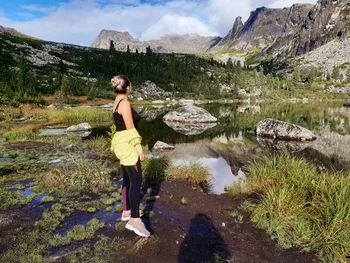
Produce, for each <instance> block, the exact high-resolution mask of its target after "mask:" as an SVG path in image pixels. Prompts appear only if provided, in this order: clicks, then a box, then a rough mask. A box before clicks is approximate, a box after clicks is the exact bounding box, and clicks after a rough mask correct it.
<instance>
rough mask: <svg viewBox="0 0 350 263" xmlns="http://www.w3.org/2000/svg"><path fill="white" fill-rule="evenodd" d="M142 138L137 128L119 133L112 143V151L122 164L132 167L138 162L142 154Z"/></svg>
mask: <svg viewBox="0 0 350 263" xmlns="http://www.w3.org/2000/svg"><path fill="white" fill-rule="evenodd" d="M141 140H142V138H141V136H140V134H139V133H138V131H137V130H136V128H133V129H129V130H123V131H117V132H116V133H115V134H114V136H113V138H112V142H111V151H112V152H114V153H115V155H116V156H117V158H118V159H119V160H120V164H122V165H126V166H130V165H135V164H136V163H137V161H138V158H139V154H140V153H142V146H141Z"/></svg>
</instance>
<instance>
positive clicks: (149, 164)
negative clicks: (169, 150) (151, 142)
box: [142, 155, 170, 184]
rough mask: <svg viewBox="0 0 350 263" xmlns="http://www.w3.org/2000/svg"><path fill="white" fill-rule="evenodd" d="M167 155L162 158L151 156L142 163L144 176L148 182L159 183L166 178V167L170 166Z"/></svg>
mask: <svg viewBox="0 0 350 263" xmlns="http://www.w3.org/2000/svg"><path fill="white" fill-rule="evenodd" d="M169 162H170V159H169V157H168V156H167V155H164V156H162V157H161V158H154V157H152V158H149V159H146V160H145V161H144V162H143V163H142V171H143V176H144V178H145V181H146V183H147V184H158V183H161V182H162V181H164V179H165V169H166V168H167V167H168V166H169Z"/></svg>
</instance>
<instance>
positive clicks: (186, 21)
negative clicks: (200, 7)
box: [141, 15, 217, 40]
mask: <svg viewBox="0 0 350 263" xmlns="http://www.w3.org/2000/svg"><path fill="white" fill-rule="evenodd" d="M190 33H197V34H199V35H202V36H215V35H217V33H216V32H214V31H212V30H211V29H210V28H209V27H208V26H207V25H205V24H204V23H202V22H201V21H199V20H198V19H196V18H193V17H184V16H176V15H164V16H163V17H161V19H160V20H159V21H156V23H154V24H153V25H152V26H151V27H149V28H148V29H147V30H146V31H145V32H144V33H143V34H142V36H141V39H143V40H151V39H157V38H159V36H163V35H166V34H190Z"/></svg>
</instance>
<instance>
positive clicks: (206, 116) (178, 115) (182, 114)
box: [163, 105, 217, 124]
mask: <svg viewBox="0 0 350 263" xmlns="http://www.w3.org/2000/svg"><path fill="white" fill-rule="evenodd" d="M163 121H166V122H182V123H192V124H195V123H216V122H217V119H216V118H215V117H214V116H212V115H211V114H210V113H209V112H207V111H206V110H205V109H202V108H200V107H197V106H194V105H186V106H183V107H180V108H177V109H176V110H174V111H171V112H169V113H167V114H166V115H165V116H164V117H163Z"/></svg>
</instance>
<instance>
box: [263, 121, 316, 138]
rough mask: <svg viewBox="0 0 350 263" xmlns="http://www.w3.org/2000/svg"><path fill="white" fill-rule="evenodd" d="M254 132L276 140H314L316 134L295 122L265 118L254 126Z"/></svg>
mask: <svg viewBox="0 0 350 263" xmlns="http://www.w3.org/2000/svg"><path fill="white" fill-rule="evenodd" d="M256 134H257V136H259V137H264V138H271V139H278V140H295V141H313V140H316V136H315V135H314V134H313V133H312V132H311V131H309V130H308V129H305V128H303V127H301V126H298V125H295V124H291V123H288V122H284V121H280V120H274V119H265V120H262V121H260V122H259V124H258V126H257V127H256Z"/></svg>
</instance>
